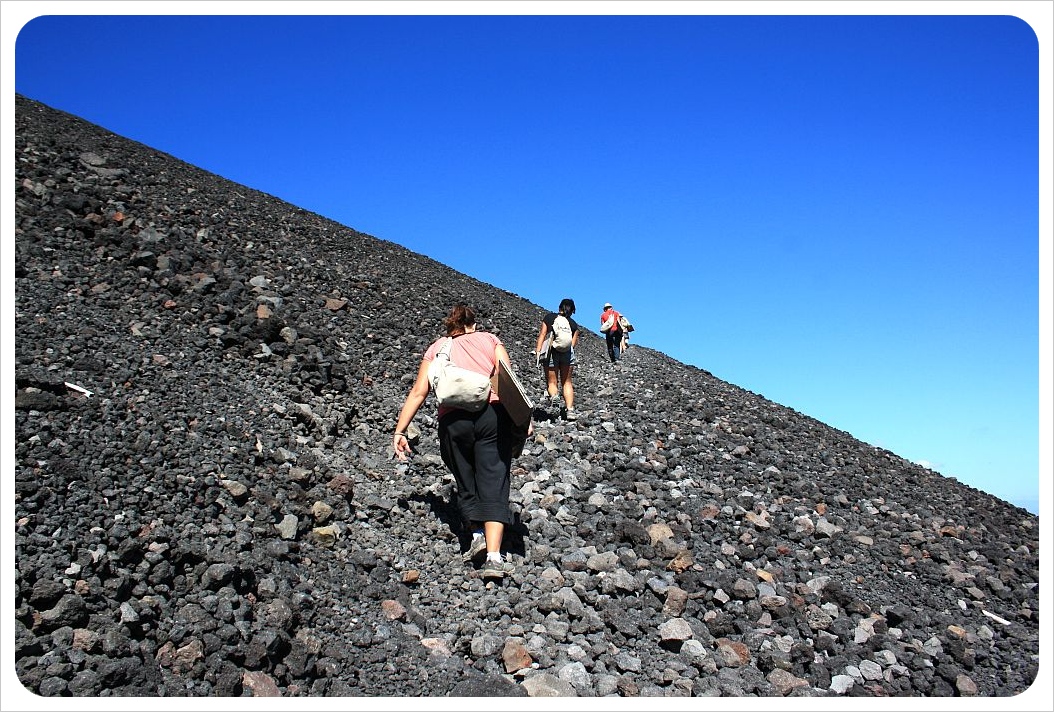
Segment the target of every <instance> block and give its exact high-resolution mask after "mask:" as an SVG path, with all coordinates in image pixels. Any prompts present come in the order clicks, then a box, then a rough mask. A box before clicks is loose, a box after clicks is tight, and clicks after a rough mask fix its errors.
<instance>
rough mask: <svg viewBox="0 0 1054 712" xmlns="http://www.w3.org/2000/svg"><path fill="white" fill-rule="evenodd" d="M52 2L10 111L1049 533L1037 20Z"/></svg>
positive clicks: (997, 9)
mask: <svg viewBox="0 0 1054 712" xmlns="http://www.w3.org/2000/svg"><path fill="white" fill-rule="evenodd" d="M12 5H15V7H11V6H12ZM48 5H49V3H20V4H12V3H5V7H4V12H5V17H8V15H9V13H10V14H11V15H14V13H15V12H16V10H17V11H18V12H19V13H20V15H19V17H21V18H22V22H21V23H20V24H19V25H18V27H20V30H19V29H18V27H16V29H15V30H11V29H7V28H6V27H5V29H4V33H5V47H4V50H5V55H4V59H5V70H4V71H5V74H4V77H5V79H4V81H5V91H4V102H5V105H6V106H8V107H10V102H11V100H12V96H13V92H12V91H11V83H10V80H11V79H12V78H13V84H14V89H15V90H16V91H17V92H18V93H21V94H23V95H25V96H28V97H30V98H32V99H36V100H38V101H42V102H44V103H46V104H48V105H50V106H53V107H55V108H58V109H61V110H63V111H67V112H69V113H72V114H75V115H77V116H81V117H83V118H85V119H87V120H89V121H92V122H94V123H97V124H100V125H102V126H104V127H105V128H107V129H110V130H112V131H114V132H116V133H118V134H121V135H123V136H127V137H129V138H131V139H134V140H136V141H140V142H142V143H145V144H147V145H149V146H152V147H154V148H156V149H159V150H161V151H164V152H166V153H169V154H171V155H173V156H175V157H177V158H180V159H182V160H185V161H187V162H189V163H192V164H194V165H197V166H200V167H201V168H204V169H206V170H208V171H211V172H214V173H217V174H219V175H221V176H224V177H226V178H230V179H232V180H234V181H237V182H239V183H242V184H245V185H248V186H250V187H253V188H256V189H259V190H262V191H264V192H267V193H270V194H272V195H275V196H277V197H279V198H282V199H284V200H287V201H289V202H291V203H294V204H296V205H298V206H301V207H303V208H306V209H308V210H311V211H314V212H317V213H319V214H321V215H324V216H327V217H329V218H332V219H334V220H337V221H339V222H341V223H343V224H345V225H348V226H349V227H352V228H355V229H357V230H361V231H363V232H366V233H369V234H371V235H374V236H376V237H379V238H382V239H385V240H390V241H392V242H396V243H399V244H401V245H404V246H406V247H408V248H409V249H411V250H414V251H416V252H420V253H423V254H426V255H428V256H430V257H433V258H434V259H436V260H438V261H440V262H442V263H444V264H447V265H449V266H451V267H454V268H455V269H458V270H460V271H462V272H464V273H466V274H469V275H471V276H473V277H475V278H477V279H480V280H483V281H485V282H488V283H490V284H493V285H495V286H497V287H500V288H502V289H506V290H509V291H511V292H514V293H517V294H520V295H521V296H523V297H525V298H527V299H529V300H531V301H533V302H536V303H538V304H541V305H543V306H546V307H549V308H555V307H556V305H557V303H558V302H559V301H560V299H561V298H563V297H571V298H573V299H575V301H576V302H577V304H578V313H577V315H576V316H577V317H578V318H579V321H580V322H581V323H583V324H584V325H585V326H587V327H589V328H592V329H594V330H596V329H597V327H598V323H599V321H598V317H599V313H600V310H601V305H602V304H603V303H604V302H605V301H611V302H612V303H614V304H615V306H616V308H618V309H620V310H621V311H623V312H625V313H626V314H627V315H629V316H630V317H631V319H632V320H633V321H634V323H635V324H636V326H637V327H638V330H637V331H636V332H635V334H634V337H635V341H636V342H637V343H639V344H642V345H645V346H649V347H652V348H655V349H658V350H660V351H662V352H664V353H666V354H669V355H670V356H672V357H673V358H676V359H678V360H680V361H683V362H685V363H689V364H692V365H695V366H699V367H700V368H704V369H706V370H708V371H710V372H711V373H713V374H714V375H715V376H717V377H718V378H721V379H723V380H726V381H729V382H731V383H734V384H736V385H738V386H741V387H743V388H746V389H748V390H750V391H753V392H755V393H758V394H760V395H763V396H765V397H766V398H768V399H770V400H772V401H775V402H777V403H780V404H782V405H786V406H789V407H791V408H794V409H795V410H797V411H800V412H802V413H805V414H807V415H810V416H812V417H814V418H817V419H818V420H821V421H823V422H825V423H827V424H829V425H831V426H834V427H836V428H839V429H841V430H845V431H847V432H849V433H851V434H852V435H853V436H855V437H857V438H859V439H861V440H863V441H865V442H868V443H872V444H874V445H877V446H880V447H883V448H887V449H889V450H891V451H893V452H895V453H896V454H898V455H900V456H903V457H905V458H907V459H910V460H913V461H916V462H921V463H923V464H927V466H929V467H932V468H933V469H935V470H937V471H938V472H940V473H942V474H944V475H947V476H951V477H955V478H956V479H958V480H960V481H962V482H964V483H966V484H968V485H970V486H973V487H976V488H978V489H982V490H985V491H987V492H990V493H992V494H995V495H997V496H999V497H1001V498H1003V499H1006V500H1008V501H1011V502H1014V503H1015V504H1019V505H1021V506H1026V507H1028V508H1029V509H1030V510H1031V511H1033V512H1038V502H1039V500H1040V483H1039V480H1040V478H1039V473H1040V466H1041V460H1040V458H1041V454H1042V457H1043V458H1044V460H1043V464H1044V467H1045V471H1046V472H1047V475H1048V477H1049V474H1050V470H1051V458H1050V443H1049V440H1047V439H1046V438H1042V439H1041V438H1040V432H1041V430H1040V428H1041V420H1040V414H1041V412H1042V413H1043V418H1044V420H1043V424H1044V425H1046V426H1049V425H1050V423H1051V421H1050V418H1049V413H1050V403H1049V397H1048V396H1049V393H1045V394H1043V398H1041V397H1040V396H1041V390H1040V375H1041V373H1042V374H1043V378H1044V379H1045V381H1044V382H1045V384H1046V386H1047V388H1048V390H1049V384H1050V380H1049V371H1050V368H1049V360H1048V362H1047V363H1043V364H1042V370H1041V360H1040V346H1041V343H1042V344H1044V348H1046V349H1047V350H1046V351H1045V353H1046V354H1048V355H1049V354H1050V351H1049V347H1048V346H1046V345H1047V344H1049V338H1050V336H1049V330H1048V329H1047V328H1046V327H1045V326H1044V328H1043V329H1042V331H1041V328H1040V324H1041V312H1040V305H1041V304H1042V309H1043V316H1045V317H1046V321H1047V322H1049V317H1050V314H1051V312H1050V309H1049V307H1050V303H1049V302H1050V299H1049V295H1050V292H1049V289H1048V288H1047V284H1048V282H1049V267H1050V240H1051V238H1050V234H1051V232H1050V229H1049V228H1050V220H1049V207H1050V206H1049V203H1048V201H1047V200H1043V201H1041V200H1040V198H1039V196H1040V176H1041V168H1042V175H1043V176H1044V180H1045V181H1047V182H1046V183H1045V187H1046V189H1047V190H1046V193H1045V196H1047V197H1049V194H1050V191H1049V188H1050V182H1049V178H1050V162H1049V156H1047V157H1044V160H1043V162H1042V164H1041V162H1040V137H1041V123H1040V121H1039V111H1040V109H1041V108H1043V110H1044V111H1048V112H1049V109H1050V104H1049V99H1050V97H1049V92H1048V91H1047V90H1044V93H1043V94H1042V95H1041V93H1040V88H1039V87H1040V64H1039V62H1040V56H1039V51H1040V41H1038V40H1037V36H1036V34H1035V32H1036V31H1037V30H1042V32H1043V33H1044V34H1042V38H1043V42H1047V41H1049V30H1050V28H1049V27H1047V26H1043V27H1036V28H1033V27H1031V26H1030V25H1029V24H1028V23H1027V22H1026V21H1025V20H1023V19H1021V18H1020V17H1015V16H1014V13H1015V12H1017V14H1018V15H1020V16H1021V17H1033V18H1034V17H1035V16H1036V15H1035V12H1034V10H1035V8H1036V6H1037V4H1036V3H1029V4H1025V3H1014V2H1009V3H993V4H989V5H987V6H985V5H984V4H982V5H981V6H973V7H981V8H982V9H984V11H987V12H990V13H992V14H987V15H973V16H955V15H948V14H943V13H948V12H951V11H952V10H953V9H954V7H955V6H956V4H954V3H935V4H934V3H906V4H900V3H896V4H894V3H877V4H874V3H863V4H861V3H855V4H854V3H827V4H823V5H821V6H820V10H821V11H823V12H827V13H830V14H828V15H815V16H811V15H799V16H795V15H782V16H774V15H764V14H758V15H749V14H737V15H720V14H717V15H693V14H689V13H693V12H699V11H701V10H700V8H702V11H706V12H712V11H714V10H715V9H718V10H720V9H721V8H726V9H727V7H728V5H721V4H718V5H709V6H698V5H696V4H695V3H673V4H672V5H671V4H661V7H664V8H666V10H667V11H668V12H674V13H677V14H673V15H665V16H645V15H644V14H643V13H646V12H652V11H654V10H653V9H652V8H654V7H656V6H650V7H649V6H648V4H647V3H639V4H635V5H634V4H631V5H630V6H629V7H631V8H632V11H633V12H635V13H636V14H635V15H628V16H619V15H595V14H593V13H596V12H598V11H599V7H600V6H598V5H596V4H588V3H587V4H582V3H578V4H575V3H570V4H564V5H563V6H562V7H563V9H561V6H559V5H550V4H541V3H527V4H522V5H515V7H516V8H517V10H518V12H522V13H532V14H517V15H513V16H501V15H497V14H494V15H489V16H485V15H483V14H463V15H446V16H444V15H430V16H425V15H413V14H407V15H405V16H394V15H384V14H383V12H382V14H381V15H376V16H365V15H343V16H307V15H301V16H295V15H278V16H273V17H265V16H247V15H238V14H235V13H245V12H250V11H253V10H254V9H255V11H260V8H261V7H264V5H259V6H258V5H256V4H249V3H205V4H197V3H158V4H156V5H158V6H159V7H160V8H163V9H161V10H156V12H162V11H163V12H170V13H172V14H171V15H165V16H134V15H128V14H127V13H128V12H130V11H132V10H138V11H142V10H143V8H145V7H147V6H148V5H147V4H142V3H140V4H129V3H92V4H85V10H86V11H87V10H88V9H89V8H91V11H92V12H93V13H94V14H89V15H78V16H57V15H47V12H48V11H47V7H48ZM368 5H369V6H370V7H373V8H378V7H379V8H380V9H381V10H382V11H384V10H387V11H389V12H392V13H395V12H400V13H402V12H407V11H408V10H412V9H413V8H415V7H416V8H422V7H423V6H422V5H421V4H414V3H389V4H386V3H374V4H368ZM448 5H451V4H448ZM453 5H458V4H453ZM502 5H503V4H502V3H489V4H488V3H480V4H472V3H464V4H460V5H459V8H460V11H461V12H463V13H486V12H488V11H492V10H495V9H497V10H498V11H501V8H502ZM508 5H512V4H508ZM734 5H735V6H736V8H733V10H734V11H736V12H739V13H744V12H745V11H746V9H747V8H749V7H752V5H751V3H735V4H734ZM854 5H856V6H857V7H854ZM860 5H865V6H866V7H867V8H868V9H869V11H870V12H878V13H886V12H890V11H891V10H892V9H896V10H897V11H898V12H904V13H908V14H903V15H897V16H893V15H871V16H862V15H853V14H848V13H854V12H858V11H859V6H860ZM1040 5H1047V7H1045V8H1044V9H1043V10H1042V11H1041V12H1040V14H1039V16H1040V17H1045V18H1047V19H1048V20H1049V17H1050V13H1049V4H1040ZM889 6H892V8H890V7H889ZM70 7H72V6H70V5H69V4H66V5H63V6H62V10H61V11H64V12H68V11H69V8H70ZM75 7H77V9H80V7H79V6H75ZM267 7H268V8H269V9H270V10H272V11H274V10H275V6H274V5H270V6H267ZM279 7H280V8H281V9H284V10H285V11H286V12H293V11H294V10H295V11H297V12H302V11H303V12H306V11H308V10H306V9H304V10H301V9H300V8H313V9H314V10H315V11H318V10H319V8H321V12H324V13H325V12H333V13H337V12H354V11H355V8H354V7H351V5H350V4H345V3H303V4H299V5H294V4H291V3H290V4H279ZM438 7H442V5H438V6H433V5H431V4H430V5H429V6H428V7H427V8H425V9H426V10H427V12H429V13H435V12H437V8H438ZM757 7H760V8H761V10H762V11H764V10H765V8H772V7H773V6H772V5H771V4H768V5H761V6H757ZM793 7H796V8H800V7H802V5H801V4H797V3H796V4H794V6H793ZM37 8H39V9H37ZM535 8H538V9H535ZM575 8H577V9H578V14H552V15H537V14H533V13H539V12H542V11H543V9H544V11H546V12H557V13H562V12H565V11H566V10H568V9H575ZM680 8H684V10H683V11H682V10H681V9H680ZM740 8H741V9H740ZM985 8H986V9H985ZM789 11H791V10H790V9H789V7H788V6H785V5H784V6H781V9H780V12H789ZM795 11H797V10H795ZM102 12H108V13H113V14H111V15H107V16H104V15H102V14H101V13H102ZM186 12H202V13H216V12H226V13H228V15H227V16H219V15H204V14H203V15H197V16H192V15H185V14H183V13H186ZM936 13H941V14H936ZM1030 13H1031V15H1030ZM4 24H5V25H7V24H8V23H7V22H6V21H5V23H4ZM16 34H17V41H16V42H15V43H14V45H15V46H14V47H11V46H10V45H11V43H10V42H9V39H11V38H14V37H15V36H16ZM12 57H13V58H14V68H13V69H14V71H13V72H9V70H10V62H9V61H8V60H9V59H10V58H12ZM1049 68H1050V67H1049V59H1048V60H1047V64H1046V65H1045V66H1044V67H1043V72H1045V73H1046V72H1049ZM1044 76H1045V78H1046V79H1047V81H1046V82H1045V84H1046V85H1048V86H1049V85H1050V81H1049V79H1050V75H1049V74H1045V75H1044ZM8 111H10V108H9V109H8ZM5 113H6V112H5ZM1046 116H1047V117H1048V118H1049V113H1048V114H1046ZM7 120H8V119H7V117H6V116H5V121H7ZM8 125H10V124H8ZM1043 132H1044V133H1043V134H1042V135H1043V137H1044V140H1045V141H1048V143H1047V144H1046V145H1047V147H1048V148H1049V145H1050V144H1049V139H1050V134H1049V130H1048V129H1047V127H1046V126H1043ZM7 135H8V137H9V140H10V136H11V130H10V129H9V130H8V132H7ZM1048 153H1049V151H1048ZM6 199H7V198H5V200H6ZM1041 210H1042V211H1044V212H1043V220H1044V222H1043V226H1044V227H1045V228H1046V229H1045V236H1044V237H1043V240H1044V241H1045V242H1041V239H1040V235H1041ZM5 212H6V211H5ZM1041 244H1042V248H1041ZM5 249H8V250H9V249H10V247H9V246H8V247H5ZM494 250H499V251H502V252H505V253H507V254H509V255H515V256H517V257H518V259H514V260H508V259H505V260H495V259H494V258H493V253H494ZM1041 258H1042V260H1041ZM1041 268H1042V269H1041ZM584 405H585V404H583V406H584ZM1043 432H1049V427H1048V428H1047V429H1046V430H1044V431H1043ZM1043 487H1044V488H1047V487H1048V485H1047V484H1046V483H1044V485H1043ZM1045 492H1046V495H1045V496H1044V498H1043V501H1048V498H1049V489H1046V490H1045Z"/></svg>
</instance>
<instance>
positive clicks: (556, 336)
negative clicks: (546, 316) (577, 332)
mask: <svg viewBox="0 0 1054 712" xmlns="http://www.w3.org/2000/svg"><path fill="white" fill-rule="evenodd" d="M573 335H574V334H572V333H571V322H570V321H568V320H567V317H566V316H564V315H563V314H557V315H556V318H555V319H553V348H554V349H556V350H557V351H567V350H568V349H569V348H571V337H572V336H573Z"/></svg>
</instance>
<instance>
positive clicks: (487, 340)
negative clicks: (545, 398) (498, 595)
mask: <svg viewBox="0 0 1054 712" xmlns="http://www.w3.org/2000/svg"><path fill="white" fill-rule="evenodd" d="M444 324H445V326H446V334H447V335H446V337H441V338H439V339H436V340H435V341H434V342H433V343H432V345H431V346H429V347H428V349H427V350H426V351H425V354H424V357H423V358H422V359H421V364H420V366H419V367H418V369H417V379H416V380H415V381H414V385H413V386H412V387H411V388H410V393H409V394H408V395H407V396H406V400H405V402H404V403H403V406H402V409H401V410H400V411H399V420H398V421H397V422H396V424H395V434H394V435H393V436H392V448H393V449H394V450H395V455H396V457H397V458H398V459H399V460H400V461H405V460H406V459H407V456H408V455H409V454H410V453H411V452H412V451H411V449H410V443H409V442H408V441H407V439H406V429H407V428H408V427H409V426H410V422H411V421H412V420H413V418H414V416H415V415H416V414H417V411H418V410H420V408H421V406H422V405H423V404H424V402H425V399H426V398H427V397H428V392H429V389H430V386H429V381H428V367H429V365H430V364H431V362H432V360H433V359H435V357H436V353H437V352H438V351H439V350H440V349H441V348H442V347H443V346H444V345H445V344H446V341H447V337H452V339H453V341H452V343H451V346H450V360H451V362H452V363H453V364H454V365H457V366H460V367H462V368H466V369H469V370H472V371H476V372H477V373H481V374H483V375H485V376H489V375H491V374H492V373H494V371H495V369H496V367H497V362H498V360H499V359H500V360H502V361H504V362H505V363H506V364H509V363H511V361H510V360H509V354H508V352H507V351H506V350H505V346H503V345H502V343H501V341H500V340H499V339H498V337H497V336H495V335H494V334H490V333H487V332H484V331H476V314H475V312H474V311H473V310H472V308H471V307H468V306H466V305H464V304H458V305H456V306H454V307H453V308H452V309H451V310H450V314H449V316H447V318H446V319H445V320H444ZM512 427H513V424H512V420H511V419H510V418H509V415H508V413H507V412H506V411H505V408H504V406H502V405H501V403H499V402H498V396H497V394H496V393H495V392H494V391H493V390H491V392H490V395H489V396H488V402H487V405H486V406H485V407H484V408H483V409H482V410H480V411H477V412H469V411H467V410H462V409H460V408H451V407H448V406H444V405H440V406H439V450H440V454H441V455H442V457H443V462H444V463H445V464H446V466H447V467H448V468H450V471H451V472H452V473H453V475H454V480H455V481H456V482H457V506H458V510H459V512H460V514H461V517H462V520H463V521H464V522H465V523H466V524H467V525H468V526H469V527H470V528H471V530H472V532H473V534H472V543H471V544H470V546H469V550H468V551H467V552H466V554H465V559H466V560H467V561H468V560H474V559H475V558H477V557H478V556H481V555H482V554H483V552H486V561H485V563H484V566H483V572H482V573H483V577H484V578H502V577H503V576H504V575H505V572H506V570H507V568H508V567H507V565H506V564H505V562H503V561H502V558H501V540H502V537H503V536H504V533H505V527H506V526H507V525H510V524H512V512H511V510H510V509H509V479H510V478H509V472H510V470H511V467H512V450H513V442H514V437H513V436H512Z"/></svg>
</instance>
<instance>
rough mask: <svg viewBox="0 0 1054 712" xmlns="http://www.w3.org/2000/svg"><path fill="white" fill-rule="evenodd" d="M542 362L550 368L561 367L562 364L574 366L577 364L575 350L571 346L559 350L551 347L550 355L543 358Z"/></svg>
mask: <svg viewBox="0 0 1054 712" xmlns="http://www.w3.org/2000/svg"><path fill="white" fill-rule="evenodd" d="M542 364H544V365H545V366H548V367H549V368H559V367H560V366H574V365H575V350H574V348H573V347H572V348H569V349H568V350H567V351H557V350H556V349H554V348H552V347H550V348H549V355H548V356H547V357H546V358H544V359H542Z"/></svg>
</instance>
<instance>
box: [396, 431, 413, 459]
mask: <svg viewBox="0 0 1054 712" xmlns="http://www.w3.org/2000/svg"><path fill="white" fill-rule="evenodd" d="M392 449H393V450H395V456H396V457H397V458H399V461H400V462H406V458H407V456H409V455H411V454H412V453H413V450H411V449H410V441H409V440H407V439H406V433H396V434H395V435H393V436H392Z"/></svg>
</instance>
